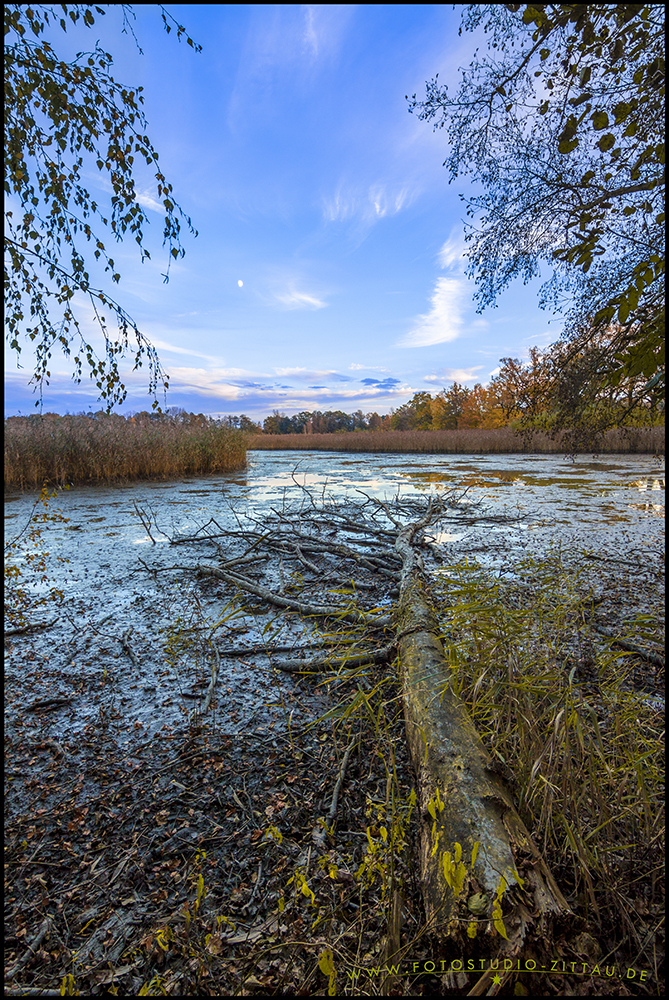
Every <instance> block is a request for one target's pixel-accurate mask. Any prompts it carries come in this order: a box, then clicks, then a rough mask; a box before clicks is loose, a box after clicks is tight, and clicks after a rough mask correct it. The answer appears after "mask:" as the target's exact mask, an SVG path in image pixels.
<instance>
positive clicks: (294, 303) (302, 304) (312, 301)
mask: <svg viewBox="0 0 669 1000" xmlns="http://www.w3.org/2000/svg"><path fill="white" fill-rule="evenodd" d="M276 299H277V301H278V302H280V303H281V304H282V305H284V306H286V308H288V309H325V307H326V306H327V302H323V300H322V299H318V298H316V296H315V295H308V294H307V293H306V292H298V291H295V290H294V289H291V290H290V291H289V292H284V293H283V294H280V295H277V296H276Z"/></svg>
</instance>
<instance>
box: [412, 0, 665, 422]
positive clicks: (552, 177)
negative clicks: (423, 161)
mask: <svg viewBox="0 0 669 1000" xmlns="http://www.w3.org/2000/svg"><path fill="white" fill-rule="evenodd" d="M480 28H483V30H484V32H485V33H486V35H487V39H488V52H487V54H486V55H483V56H479V55H478V54H476V55H475V56H474V58H473V60H472V62H471V63H470V65H469V66H468V67H467V68H466V69H464V70H462V80H461V83H460V87H459V90H458V92H457V93H456V94H454V95H451V94H450V93H449V92H448V88H447V87H445V86H442V85H441V84H440V83H439V80H438V78H435V79H434V80H432V81H431V82H429V83H428V84H427V93H426V97H425V100H421V101H419V100H417V99H416V96H415V95H414V97H413V99H412V100H411V101H410V108H409V109H410V110H411V111H414V112H417V113H418V114H419V116H420V118H422V119H424V120H428V121H433V122H434V127H435V128H445V129H446V130H447V137H448V143H449V149H450V152H449V155H448V158H447V160H446V162H445V166H448V168H449V172H450V179H451V180H454V179H455V178H456V177H458V176H460V175H463V174H470V175H471V177H472V179H473V180H474V182H476V183H477V184H478V185H479V186H480V187H481V188H482V189H483V194H481V195H476V196H472V197H469V198H465V199H464V200H465V201H466V204H467V213H468V215H469V216H470V217H471V218H472V219H474V220H475V222H473V223H472V224H471V225H470V226H469V227H468V231H467V234H466V238H467V240H468V242H469V250H468V258H469V274H470V276H472V277H474V278H475V280H476V282H477V285H478V289H477V292H476V295H475V298H476V299H477V301H478V307H479V311H481V310H482V309H483V308H485V307H486V306H492V305H494V304H495V302H496V299H497V298H498V296H499V294H500V293H501V292H502V290H503V289H504V288H506V287H507V285H508V284H509V283H510V282H511V281H512V280H513V279H514V278H516V277H521V278H522V279H523V281H524V282H528V281H529V280H530V279H532V278H534V277H535V276H536V275H538V274H539V273H540V270H539V266H540V263H541V262H546V263H548V264H550V265H551V268H552V276H551V277H550V279H549V280H548V281H547V282H545V283H544V285H543V286H542V289H541V294H540V302H541V304H542V305H543V306H551V307H552V308H554V309H556V310H558V311H560V310H564V311H565V325H564V331H563V336H562V346H561V347H560V348H559V349H558V350H556V351H555V353H554V356H553V364H552V366H551V369H550V370H551V375H552V383H551V385H547V391H548V394H549V397H551V398H553V399H554V398H555V397H556V396H559V395H560V394H561V391H562V390H561V389H560V386H561V382H562V380H563V378H566V379H567V381H569V382H570V383H571V384H572V385H573V384H574V380H573V373H574V364H575V363H576V365H577V367H578V368H579V371H580V372H581V375H582V376H586V375H587V377H583V378H580V380H579V385H580V390H579V393H578V395H577V396H574V395H573V393H572V394H571V397H570V398H571V403H570V406H571V411H570V408H569V407H563V409H562V414H563V418H564V419H565V420H566V419H568V418H569V414H570V412H571V413H572V416H573V419H575V420H579V419H583V418H584V414H585V413H586V412H587V411H588V409H589V411H590V413H592V412H593V405H592V404H593V403H594V402H595V401H596V400H597V399H598V398H599V396H600V395H601V394H602V393H603V394H604V395H607V394H608V393H609V392H610V390H614V391H615V392H616V393H618V395H619V396H620V397H621V398H627V399H628V401H629V400H631V402H632V403H633V404H634V405H636V406H639V405H641V406H644V405H645V406H649V405H650V406H652V405H657V404H658V402H659V401H660V400H661V399H663V398H664V225H663V224H664V141H663V135H664V37H663V36H664V6H663V5H659V4H647V5H642V4H534V5H530V4H468V5H466V6H465V7H464V10H463V20H462V26H461V29H460V30H461V31H462V30H465V31H473V30H475V29H480ZM595 342H596V343H597V344H598V345H599V348H598V349H597V350H596V351H592V350H590V347H591V346H592V344H593V343H595ZM600 348H603V349H600ZM584 358H587V363H584ZM563 388H564V387H563ZM562 394H563V395H564V393H562ZM630 394H631V395H630ZM567 396H569V393H567Z"/></svg>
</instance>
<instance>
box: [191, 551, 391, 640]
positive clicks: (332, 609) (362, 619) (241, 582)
mask: <svg viewBox="0 0 669 1000" xmlns="http://www.w3.org/2000/svg"><path fill="white" fill-rule="evenodd" d="M197 571H198V573H199V574H200V576H215V577H218V579H219V580H226V581H227V582H228V583H232V584H234V585H235V586H236V587H239V588H240V589H241V590H246V591H247V592H248V593H249V594H254V595H255V596H256V597H261V598H262V599H263V600H265V601H268V602H269V603H270V604H275V605H276V606H277V607H279V608H287V609H289V610H291V611H299V612H300V614H302V615H313V616H315V617H321V618H339V619H340V620H341V621H346V622H355V623H356V624H360V623H362V624H366V625H377V626H381V625H388V624H389V622H390V619H389V618H387V617H384V616H377V615H368V614H366V613H365V612H361V611H346V609H344V608H338V607H336V606H334V605H331V604H309V603H307V602H305V601H295V600H292V598H290V597H281V595H280V594H275V593H273V592H272V591H271V590H269V589H268V588H267V587H260V586H258V584H256V583H254V582H253V580H249V579H248V578H247V577H245V576H241V575H240V574H238V573H226V572H225V570H222V569H218V568H217V567H216V566H203V565H199V566H198V567H197Z"/></svg>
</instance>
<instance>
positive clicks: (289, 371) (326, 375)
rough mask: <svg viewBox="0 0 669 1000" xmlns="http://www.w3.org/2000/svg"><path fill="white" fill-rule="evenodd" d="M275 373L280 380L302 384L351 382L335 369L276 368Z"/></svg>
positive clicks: (348, 377)
mask: <svg viewBox="0 0 669 1000" xmlns="http://www.w3.org/2000/svg"><path fill="white" fill-rule="evenodd" d="M274 371H275V372H276V374H277V375H278V376H279V377H280V378H294V379H299V380H300V381H302V382H318V381H320V382H323V381H334V382H350V381H351V378H350V376H349V375H340V374H339V372H337V371H335V370H334V369H329V370H327V371H318V370H314V369H313V368H275V369H274Z"/></svg>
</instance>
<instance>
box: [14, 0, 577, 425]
mask: <svg viewBox="0 0 669 1000" xmlns="http://www.w3.org/2000/svg"><path fill="white" fill-rule="evenodd" d="M134 9H135V12H136V20H135V21H134V22H133V27H134V31H135V34H136V38H137V42H138V43H139V45H140V46H141V49H142V52H143V54H141V53H140V52H139V51H138V48H137V44H136V43H135V41H134V40H133V38H132V36H131V35H130V34H128V33H126V34H124V33H122V26H123V25H122V17H121V7H120V5H111V6H110V7H108V8H107V14H106V15H105V17H102V18H98V20H97V21H96V24H95V25H94V27H93V28H92V29H87V28H85V27H83V26H81V27H73V28H72V30H71V31H68V33H67V34H64V33H63V32H62V31H60V29H54V30H53V31H52V32H51V33H50V34H49V36H48V37H49V38H50V39H51V40H52V44H53V45H54V48H55V49H56V52H57V53H58V54H59V55H60V56H61V57H64V58H71V57H72V56H73V55H74V53H75V52H77V51H81V50H82V49H87V50H88V49H91V48H92V46H93V43H94V42H95V40H96V39H99V40H100V44H101V45H102V46H103V47H104V48H106V49H107V50H108V51H109V52H111V53H112V55H113V57H114V67H113V70H112V72H113V75H114V76H115V78H116V79H117V80H120V81H122V82H123V83H125V84H128V85H132V86H135V87H136V86H138V85H141V86H143V88H144V99H145V104H144V111H145V114H146V116H147V119H148V128H147V132H148V135H149V137H150V139H151V141H152V143H153V145H154V147H155V148H156V149H157V150H158V152H159V154H160V165H161V169H162V170H163V172H164V173H165V175H166V176H167V179H168V180H169V181H170V183H171V184H172V185H173V189H174V196H175V198H176V201H177V202H178V203H179V205H180V206H181V208H182V209H183V211H184V212H185V213H186V214H187V215H188V216H190V218H191V219H192V221H193V225H194V226H195V228H196V229H197V231H198V235H197V237H192V236H190V235H189V234H188V232H187V231H185V230H184V232H183V241H182V242H183V246H184V248H185V251H186V255H185V257H184V258H183V260H178V261H176V262H174V263H173V264H172V266H171V270H170V280H169V283H168V284H165V283H164V281H163V278H162V274H163V273H164V272H165V270H166V266H167V250H166V249H161V239H162V213H161V212H160V211H158V209H159V207H160V206H159V205H158V204H157V201H156V199H157V194H156V190H155V185H154V186H152V177H151V174H150V173H149V172H148V171H147V170H143V171H142V170H141V169H140V170H138V173H137V187H138V192H139V198H140V201H141V203H142V205H143V206H144V207H145V209H146V210H147V212H148V215H149V218H150V221H151V226H150V227H149V230H148V232H147V240H146V245H147V247H148V248H149V249H150V252H151V258H152V259H151V260H150V261H145V262H144V263H141V262H140V256H139V253H138V248H137V247H136V245H133V242H132V240H130V241H127V242H125V243H121V244H119V245H118V246H115V247H114V253H113V256H114V260H115V261H116V264H117V267H118V270H119V271H120V273H121V275H122V278H121V281H120V283H119V285H118V286H113V288H112V287H111V283H109V282H107V283H106V284H105V285H104V287H105V288H106V290H107V291H109V292H110V293H113V295H114V297H115V298H116V299H117V300H118V301H119V302H120V303H121V304H122V305H123V307H124V308H125V309H126V311H127V312H128V313H130V315H131V316H132V317H133V318H134V319H135V320H136V322H137V324H138V326H139V328H140V329H141V330H142V332H143V333H144V334H145V335H146V336H147V337H148V338H149V340H150V341H151V342H152V343H153V345H154V346H155V347H156V348H157V350H158V353H159V356H160V359H161V362H162V364H163V367H164V369H165V370H166V371H167V372H168V374H169V376H170V390H169V392H168V394H167V399H166V401H165V400H163V397H162V396H161V397H160V401H161V405H167V406H178V407H183V408H184V409H186V410H188V411H193V412H196V413H205V414H209V415H211V416H215V417H218V416H225V415H230V414H237V415H239V414H241V413H245V414H247V415H248V416H250V417H252V418H253V419H255V420H262V419H263V418H264V417H266V416H268V415H269V414H270V413H272V412H274V411H275V410H278V411H279V412H281V413H286V414H289V415H292V414H295V413H298V412H300V411H304V410H344V411H345V412H348V413H351V412H353V411H356V410H362V411H363V412H364V413H368V412H372V411H376V412H378V413H381V414H383V413H388V412H390V410H391V409H393V408H397V407H398V406H400V405H402V404H403V403H405V402H407V400H409V399H410V398H411V397H412V396H413V395H414V393H416V392H421V391H428V392H431V393H433V394H434V393H436V392H439V391H440V390H441V389H442V388H444V387H448V386H449V385H451V384H452V383H453V382H454V381H457V382H460V383H462V384H464V385H467V386H470V387H471V386H473V385H474V384H475V383H477V382H480V383H482V384H486V383H487V382H488V381H489V380H490V378H491V376H492V375H493V374H494V373H495V372H496V371H497V370H498V367H499V361H500V359H501V358H503V357H517V358H521V359H523V358H526V357H527V355H528V351H529V348H530V347H532V346H534V345H536V346H539V347H543V346H546V345H548V344H549V343H552V342H554V341H555V340H556V339H557V338H558V336H559V333H560V330H561V324H560V320H559V317H555V316H551V315H550V314H549V313H546V312H544V311H542V310H541V309H540V308H539V305H538V297H537V292H538V288H539V286H540V285H541V284H542V283H543V281H544V280H546V279H547V278H548V277H549V276H550V272H549V271H546V270H545V269H544V268H543V267H542V275H541V278H540V279H536V280H535V281H533V282H531V283H529V284H528V285H523V284H522V282H521V281H516V282H515V283H514V284H512V285H511V286H510V287H509V289H507V290H506V291H505V292H504V293H503V294H502V296H501V297H500V298H499V300H498V308H496V309H486V310H485V312H483V313H482V314H481V315H479V314H477V312H476V305H475V303H474V302H473V293H474V291H475V283H474V281H473V280H471V279H469V278H468V277H467V276H466V275H465V267H466V259H465V257H464V256H463V254H464V251H465V248H466V244H465V241H464V232H465V222H464V220H465V205H464V203H463V201H462V200H461V197H460V196H461V195H464V196H467V195H470V196H471V194H472V193H474V189H473V188H472V187H471V182H470V180H469V178H468V177H466V176H465V177H459V178H457V179H456V180H455V181H453V182H452V183H451V184H449V183H448V173H447V170H446V168H445V167H444V166H443V162H444V160H445V159H446V157H447V155H448V146H447V142H446V134H445V132H444V131H443V130H439V129H437V130H435V129H434V128H433V126H432V124H431V123H429V122H421V121H420V120H419V118H418V116H417V115H416V114H410V113H409V111H408V106H409V105H408V102H407V100H406V96H405V95H409V96H410V97H411V96H412V95H413V94H416V95H417V96H418V98H419V99H420V98H421V96H424V94H425V83H426V81H427V80H431V79H432V78H433V77H434V76H435V75H436V74H437V73H438V74H439V81H440V83H444V84H449V85H450V89H451V91H452V90H453V89H454V88H455V87H456V86H457V84H458V81H459V79H460V72H459V69H460V68H461V67H465V66H467V65H468V64H469V62H470V61H471V59H472V57H473V55H474V50H475V48H476V46H477V44H481V45H483V46H485V42H484V39H483V37H481V38H477V36H475V35H472V34H471V33H463V34H462V36H459V35H458V27H459V23H460V11H459V10H458V9H456V10H454V9H453V8H452V6H451V5H442V4H425V5H408V4H392V5H391V4H363V5H354V4H352V5H347V4H336V5H328V4H321V5H314V6H310V5H297V4H285V5H265V4H263V5H251V4H249V5H247V4H210V5H204V4H191V5H183V4H181V5H179V4H177V5H174V6H170V7H169V8H168V9H169V11H170V12H171V13H172V14H173V16H174V17H175V18H176V20H177V21H179V22H180V23H182V24H183V25H184V26H185V27H186V29H187V31H188V33H189V34H190V35H191V36H192V38H193V39H194V40H195V41H196V42H198V43H199V44H201V45H202V52H200V53H196V52H194V51H193V50H192V49H191V48H190V47H189V46H188V45H187V44H186V43H185V40H184V39H182V40H181V41H180V42H179V41H178V40H177V38H176V32H174V31H173V32H172V33H171V34H170V35H167V34H166V33H165V31H164V29H163V26H162V21H161V17H160V11H159V8H158V7H157V6H154V5H148V4H142V5H136V7H135V8H134ZM84 179H85V180H86V182H87V183H88V184H89V185H90V190H91V191H92V192H95V193H96V195H98V196H99V197H100V199H101V200H102V199H104V198H106V199H107V201H108V199H109V190H110V185H109V182H108V181H107V186H106V188H105V182H104V180H103V176H102V175H101V174H100V173H99V172H98V171H97V169H96V168H95V166H94V165H93V164H91V165H90V166H89V167H88V168H87V169H86V171H85V173H84ZM110 242H111V240H110ZM82 249H85V244H84V247H83V248H82ZM75 305H76V306H77V307H78V310H79V315H80V318H81V321H82V329H83V330H84V331H85V332H86V334H87V335H88V336H89V337H90V338H91V341H92V343H94V344H99V343H101V338H100V336H99V334H98V333H97V331H96V328H95V325H94V323H93V319H92V316H91V314H90V307H89V306H88V305H87V304H86V302H85V300H83V299H81V301H75ZM20 362H21V365H22V366H23V367H22V368H20V369H19V368H17V365H16V358H15V356H14V355H13V354H11V353H10V352H9V351H7V352H6V362H5V365H6V369H5V415H6V416H8V415H12V414H17V413H22V414H27V413H31V412H35V401H36V399H37V396H36V395H35V393H34V387H33V386H31V385H30V384H29V381H30V375H31V368H30V352H29V349H28V348H27V347H25V348H24V350H23V352H22V354H21V358H20ZM130 368H131V365H128V366H127V367H126V368H125V369H124V370H123V375H124V378H123V380H124V382H125V384H126V386H127V387H128V389H129V393H128V399H127V401H126V403H125V404H124V405H123V406H122V407H121V408H120V412H125V413H130V412H135V411H137V410H142V409H149V408H150V404H151V397H150V396H149V395H148V391H147V381H146V378H147V376H146V369H141V370H139V371H136V372H132V371H130ZM51 374H52V378H51V384H50V385H49V386H48V387H47V388H45V390H44V399H43V410H44V412H56V413H68V412H69V413H78V412H81V411H90V410H97V409H100V408H101V405H102V404H100V403H99V402H97V392H96V390H95V387H94V385H93V384H92V383H91V382H90V381H89V380H88V379H87V378H84V380H83V381H82V383H81V384H80V385H77V384H76V383H75V382H74V381H73V380H72V377H71V374H72V368H71V367H69V366H68V362H67V359H66V358H65V357H63V356H62V355H55V356H54V360H53V363H52V365H51Z"/></svg>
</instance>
